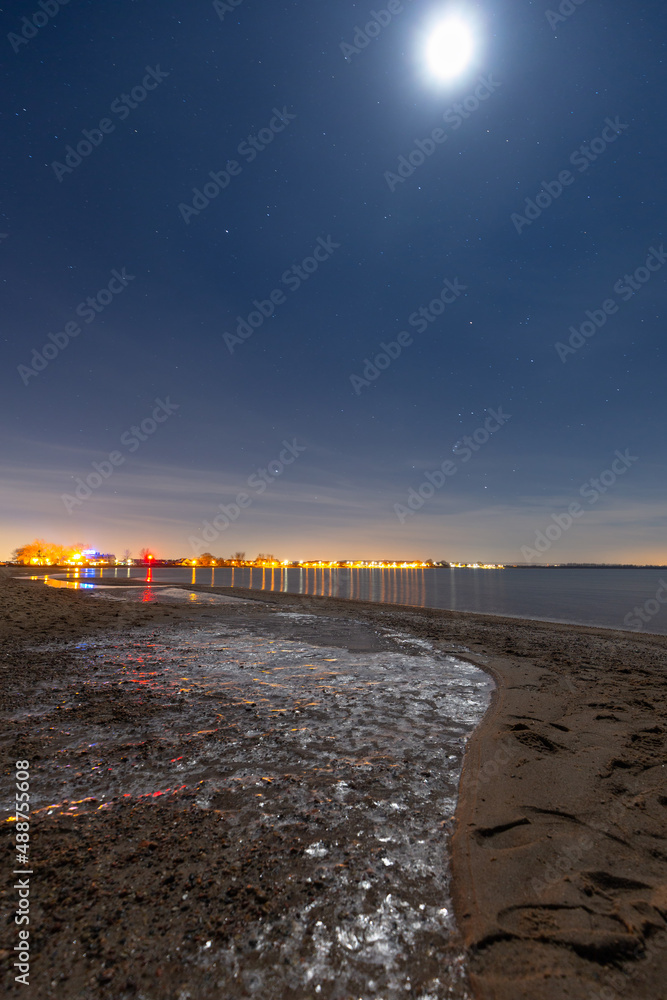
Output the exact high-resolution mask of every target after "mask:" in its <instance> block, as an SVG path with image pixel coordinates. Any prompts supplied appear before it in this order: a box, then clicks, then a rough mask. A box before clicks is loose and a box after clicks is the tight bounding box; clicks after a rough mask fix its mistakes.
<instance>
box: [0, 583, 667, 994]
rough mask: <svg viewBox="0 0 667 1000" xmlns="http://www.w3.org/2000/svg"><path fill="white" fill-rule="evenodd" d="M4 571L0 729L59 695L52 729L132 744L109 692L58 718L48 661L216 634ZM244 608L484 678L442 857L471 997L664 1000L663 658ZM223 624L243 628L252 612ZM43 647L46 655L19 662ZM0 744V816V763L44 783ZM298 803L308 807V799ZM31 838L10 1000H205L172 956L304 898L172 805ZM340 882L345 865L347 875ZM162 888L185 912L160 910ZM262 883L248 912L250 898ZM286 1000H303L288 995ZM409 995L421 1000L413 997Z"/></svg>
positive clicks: (61, 665)
mask: <svg viewBox="0 0 667 1000" xmlns="http://www.w3.org/2000/svg"><path fill="white" fill-rule="evenodd" d="M15 572H16V571H15V570H13V569H9V570H0V605H1V606H2V608H3V619H2V623H1V625H0V642H1V643H2V648H1V650H0V670H1V671H2V683H1V684H0V710H1V711H2V715H3V718H5V719H8V718H10V717H13V718H14V719H16V718H17V713H20V710H21V708H23V707H27V706H29V705H30V703H31V700H34V699H41V700H42V702H43V701H44V698H45V697H47V695H48V692H49V691H50V690H52V689H53V688H54V687H55V686H56V685H59V686H60V688H59V690H60V693H59V695H58V696H57V697H56V698H55V699H54V705H53V712H54V719H55V718H58V716H57V713H58V712H59V711H60V712H68V713H69V715H68V716H67V718H68V725H69V726H70V728H71V729H72V730H73V729H74V727H75V726H76V722H77V719H83V720H85V721H86V723H90V722H91V721H92V722H97V723H99V724H100V725H110V724H111V725H113V722H114V720H122V721H124V722H126V721H127V720H128V718H129V719H131V720H133V721H135V722H137V724H139V725H141V724H142V720H144V719H148V718H150V713H151V705H150V698H148V697H146V698H144V699H143V700H140V699H135V700H133V699H131V698H129V699H128V698H127V697H126V696H125V697H124V698H123V699H122V701H121V700H119V691H118V690H114V689H113V688H110V689H109V692H108V694H107V695H104V694H100V693H99V692H98V693H97V694H96V696H95V698H94V699H91V698H88V700H87V701H83V700H82V701H81V702H80V703H78V704H76V705H75V707H74V708H72V707H71V703H70V702H68V706H67V707H64V704H65V702H66V701H67V699H65V698H64V697H63V695H62V685H63V683H65V684H66V683H67V678H68V673H67V671H68V663H69V660H68V656H67V654H66V653H63V652H62V651H59V649H58V644H64V643H65V642H71V641H72V640H75V639H77V638H79V637H85V636H90V635H94V634H95V633H96V632H99V631H105V632H107V633H108V632H109V631H112V630H118V631H119V632H120V633H122V634H131V633H132V631H133V630H135V629H136V628H137V627H142V626H143V627H146V626H149V627H154V628H159V627H160V626H162V625H173V624H174V623H175V622H178V621H183V622H192V621H208V622H210V621H212V620H216V616H218V617H220V616H224V615H225V614H226V613H227V611H226V610H225V608H205V607H202V608H199V607H188V606H186V607H181V606H173V605H172V606H167V605H140V604H129V603H128V604H125V603H121V602H115V601H113V602H112V601H104V600H102V599H99V598H91V597H90V596H89V595H87V594H83V593H80V592H72V591H66V590H52V589H50V588H46V587H44V586H42V585H41V584H37V583H29V582H21V581H16V580H14V579H11V576H12V575H13V574H14V573H15ZM196 589H202V590H204V589H206V590H207V589H208V588H196ZM219 592H226V593H229V591H223V589H222V588H219ZM233 594H234V595H235V596H241V594H242V592H241V591H239V590H235V591H233ZM252 596H254V597H261V600H262V601H263V602H266V604H264V605H262V606H261V608H262V614H266V608H267V605H268V607H269V609H271V608H273V609H277V608H280V609H281V610H290V611H298V612H307V613H309V614H322V615H326V616H327V619H328V621H329V622H331V621H332V620H336V619H338V620H340V622H341V629H343V630H346V629H347V632H348V641H349V644H350V645H351V646H352V648H358V649H362V650H363V649H366V648H374V647H373V646H372V645H371V646H368V645H367V643H368V641H369V640H368V635H370V634H371V633H372V631H373V626H381V627H382V628H386V627H387V626H391V627H392V628H398V629H400V630H402V631H403V632H408V633H410V634H412V635H413V636H415V637H417V638H425V639H428V640H429V641H430V642H432V643H434V644H435V645H436V646H437V647H438V648H439V649H442V650H444V651H447V652H458V650H459V649H460V647H461V646H465V647H467V649H468V650H469V651H470V652H469V653H466V654H461V653H458V655H462V656H463V658H464V659H467V660H468V661H470V662H472V663H474V664H476V665H478V666H480V667H483V668H484V669H485V670H487V671H489V672H491V673H492V674H493V676H494V678H495V679H496V682H497V685H498V687H497V691H496V694H495V696H494V700H493V703H492V705H491V708H490V709H489V711H488V712H487V714H486V716H485V718H484V721H483V723H482V724H481V725H480V727H479V728H478V729H477V730H476V732H475V734H474V736H473V737H472V739H471V740H470V742H469V744H468V748H467V752H466V758H465V763H464V770H463V776H462V779H461V786H460V792H459V804H458V809H457V813H456V829H455V833H454V836H453V839H452V844H451V850H452V861H453V893H454V902H455V910H456V915H457V918H458V924H459V928H460V932H461V935H462V938H463V943H464V945H465V949H466V951H467V958H468V968H469V974H470V989H471V993H472V995H474V996H475V997H480V998H485V1000H486V998H494V1000H510V998H512V1000H557V998H558V1000H560V998H574V1000H584V998H587V1000H617V998H618V1000H621V998H623V1000H625V998H626V997H627V998H633V1000H634V998H637V1000H667V985H665V984H667V831H666V826H667V824H666V820H667V776H666V774H665V761H666V754H665V747H666V741H665V733H666V732H667V718H666V716H667V707H666V706H667V700H666V695H667V637H664V636H651V635H637V634H634V633H632V634H629V633H622V632H612V631H610V630H605V629H595V628H584V627H580V626H566V625H554V624H547V623H540V622H531V621H525V620H518V619H501V618H494V617H490V616H482V615H472V614H456V613H450V612H446V611H437V610H429V609H410V608H401V607H397V606H390V605H374V604H366V603H362V602H346V601H339V600H333V599H329V598H305V597H296V596H294V595H286V594H285V595H282V594H271V593H265V592H262V593H261V595H259V594H256V593H255V594H253V595H252ZM243 607H244V608H247V615H248V620H251V619H252V616H253V615H256V614H258V613H259V609H260V605H252V604H249V605H244V606H243ZM238 613H239V611H238V608H237V609H236V610H235V614H238ZM352 613H353V616H354V619H355V620H356V621H357V622H359V623H365V626H367V632H366V633H363V629H362V627H361V626H359V628H358V629H357V631H356V632H355V630H354V629H351V630H350V629H348V628H347V625H346V620H348V619H349V618H350V616H351V614H352ZM329 627H330V626H329ZM362 633H363V634H362ZM44 643H50V644H52V650H51V651H48V652H34V651H30V650H26V646H38V645H40V644H44ZM76 683H77V678H76V677H74V676H73V677H72V685H73V686H76ZM75 693H76V694H78V691H77V692H75ZM57 702H61V703H62V704H60V705H59V704H58V703H57ZM62 717H63V716H62V715H61V716H60V717H59V718H60V719H62ZM198 738H199V740H200V742H203V741H205V740H206V739H207V736H206V735H201V736H199V735H198ZM0 741H1V742H2V751H3V799H4V800H6V799H7V797H8V796H9V795H11V793H12V788H13V784H12V772H13V764H14V761H15V760H17V759H21V758H26V759H30V760H32V761H34V762H36V763H38V766H39V767H40V768H41V769H45V768H48V763H49V760H50V759H53V756H54V752H55V751H54V747H52V746H50V745H49V741H48V739H44V738H43V737H40V738H37V739H36V738H35V737H34V734H32V733H31V730H30V727H29V726H26V725H21V724H20V721H19V722H12V724H11V725H10V724H9V723H7V724H5V723H3V728H2V732H1V733H0ZM81 766H82V768H84V767H85V763H84V762H82V765H81ZM380 778H381V776H380V775H376V776H373V775H371V776H370V777H369V778H367V779H366V780H367V781H370V782H372V781H373V780H374V779H377V780H380ZM313 795H320V797H321V798H323V799H324V801H326V796H323V797H322V796H321V791H320V790H318V789H313ZM314 801H315V802H317V803H318V805H321V804H322V803H321V802H320V799H317V798H315V799H314ZM216 805H217V806H218V807H219V808H220V809H221V810H222V809H224V808H225V803H223V802H221V803H217V804H216ZM322 808H324V806H323V805H322ZM3 832H4V833H5V837H4V844H3V857H4V859H5V867H6V871H7V872H8V873H10V872H11V871H12V869H13V859H14V854H13V844H12V843H11V842H10V841H12V840H13V833H14V830H13V824H9V823H4V824H3ZM31 838H32V843H33V844H34V845H35V848H36V851H35V856H36V857H37V858H38V863H39V888H38V894H39V898H38V900H37V904H36V905H38V907H39V910H38V912H39V915H40V918H41V920H40V925H41V926H40V927H38V928H35V930H34V934H33V938H32V942H33V947H34V948H35V956H34V958H35V961H34V964H33V968H34V970H35V972H34V974H33V976H32V978H31V985H30V987H28V988H27V990H26V993H25V994H24V995H28V996H32V997H34V998H36V1000H42V998H44V1000H46V998H47V997H48V998H51V997H53V998H58V1000H61V998H62V1000H70V998H72V1000H73V998H81V1000H93V998H97V997H100V998H104V1000H111V998H113V1000H120V998H125V997H128V998H129V997H133V996H136V997H145V998H150V1000H153V998H155V1000H163V998H164V1000H189V998H192V1000H195V998H197V1000H199V998H200V997H201V998H208V997H209V996H211V997H213V996H222V995H223V994H221V993H219V992H216V991H215V990H214V989H210V988H209V987H208V986H207V985H206V978H205V970H202V968H201V966H200V965H196V964H195V963H194V961H193V960H192V957H191V955H190V954H189V953H188V943H191V944H192V955H194V954H195V952H196V951H197V948H201V942H202V941H203V940H205V938H206V937H207V935H208V934H212V933H215V932H218V933H222V932H224V934H225V935H226V936H227V937H229V938H230V940H231V939H233V937H234V933H235V928H236V925H237V924H241V923H243V922H247V921H248V920H256V921H261V920H264V919H271V918H274V917H276V916H277V915H279V914H280V912H281V911H282V910H284V909H285V907H287V906H289V905H292V904H293V901H294V897H295V896H298V895H299V894H301V895H302V896H303V900H304V902H307V900H308V898H309V897H310V896H312V895H316V894H317V892H318V890H319V889H320V888H321V883H320V882H318V877H317V876H316V863H315V861H313V868H312V871H311V870H309V868H308V862H307V861H306V859H305V858H304V856H303V852H302V851H299V850H298V847H295V846H294V845H293V844H290V843H284V842H282V841H281V839H280V837H278V835H277V834H271V833H267V835H266V838H265V839H264V840H259V841H256V842H255V843H254V845H253V847H252V849H251V850H248V851H247V852H246V853H242V852H241V853H240V852H239V848H238V846H235V844H232V843H227V842H226V841H225V840H224V838H221V837H220V835H219V834H218V832H217V829H216V814H215V810H214V809H212V810H210V811H209V812H206V813H202V811H201V810H199V811H197V814H196V817H195V814H194V811H193V808H192V807H191V804H190V803H189V801H188V798H187V792H185V793H184V794H183V797H181V798H179V797H178V796H175V797H174V796H171V797H169V798H168V799H157V800H155V801H148V802H146V801H142V802H140V803H135V802H133V803H129V804H127V805H123V804H120V805H119V806H118V807H117V808H116V807H114V808H113V809H112V810H110V811H101V812H100V811H97V810H95V811H91V812H82V813H81V814H80V815H78V816H72V817H66V818H62V819H61V820H60V821H59V822H58V823H57V824H56V823H53V822H52V821H50V820H49V819H48V817H46V816H43V815H41V814H38V815H37V816H35V818H34V822H33V825H32V830H31ZM341 863H342V864H345V865H348V864H349V865H352V864H353V859H345V860H344V861H342V862H341ZM149 872H150V878H148V877H147V876H148V873H149ZM306 875H308V877H307V878H306ZM156 877H158V881H157V883H156V881H155V879H156ZM322 877H326V875H324V876H322ZM12 878H13V876H12V875H11V874H8V875H7V877H6V878H5V879H4V880H3V887H2V894H3V912H4V913H6V914H8V916H7V917H6V919H7V923H6V924H5V925H4V926H5V933H3V935H2V938H3V940H2V941H0V949H3V948H4V951H0V959H1V960H2V963H3V973H4V975H5V990H6V994H7V995H20V994H19V993H18V991H19V990H21V989H24V987H22V986H20V985H17V984H15V983H14V981H13V972H12V964H11V963H12V961H13V959H12V956H11V953H10V951H9V948H11V947H12V945H13V935H14V928H13V926H12V924H11V921H12V920H13V910H14V908H15V899H14V897H15V891H14V890H13V889H12V888H11V886H12V881H11V879H12ZM183 880H186V881H187V884H188V886H189V888H190V892H189V894H188V897H189V898H188V899H187V900H186V902H185V903H183V904H181V903H180V901H181V899H182V898H185V894H183V893H181V888H182V886H181V884H180V883H181V882H182V881H183ZM174 882H177V883H178V884H179V890H178V895H177V896H176V897H174V895H173V893H171V890H172V889H173V885H174ZM269 882H270V884H271V886H272V889H271V891H270V892H268V893H267V892H266V891H265V890H264V889H263V888H262V886H263V885H264V886H266V885H267V884H268V883H269ZM147 885H148V886H149V887H152V888H148V889H147V888H146V886H147ZM156 886H157V887H158V892H156V891H155V887H156ZM174 898H176V899H177V900H178V904H176V905H172V900H173V899H174ZM118 927H121V928H122V936H120V937H119V934H120V933H121V932H120V931H118V929H117V928H118ZM73 942H76V944H75V943H73ZM82 947H84V949H85V950H84V951H82V950H81V948H82ZM177 949H179V954H176V951H177ZM429 953H431V951H430V952H429ZM432 954H433V955H435V954H437V947H435V946H434V949H432ZM241 960H243V959H242V958H241ZM428 962H429V959H428V956H415V963H416V965H419V966H420V967H424V968H425V969H426V971H425V973H424V975H425V976H426V974H427V973H428V975H429V976H431V979H432V977H433V969H428ZM188 963H190V964H188ZM47 972H48V975H47ZM436 972H437V970H436ZM424 982H426V979H425V980H424ZM184 983H185V984H186V986H185V987H184V985H183V984H184ZM245 989H247V992H244V991H243V989H241V991H240V992H238V994H234V995H238V996H239V997H242V996H252V995H255V996H260V997H262V1000H264V994H263V993H262V992H261V991H260V992H256V991H254V990H253V989H252V986H251V985H250V986H248V984H246V987H245ZM228 995H229V996H231V994H224V996H225V997H226V996H228ZM301 995H303V996H304V997H305V996H315V995H316V994H315V993H314V992H312V990H311V991H307V992H303V993H298V994H297V993H293V994H292V996H295V997H296V996H301ZM322 995H323V994H322ZM348 995H349V996H350V997H351V996H352V994H348V993H346V992H336V988H335V985H334V987H333V988H332V992H330V993H329V996H331V997H340V998H341V1000H347V997H348ZM357 995H358V994H355V996H357ZM408 995H409V994H408ZM411 995H413V996H415V997H418V998H420V1000H421V998H422V997H424V998H426V994H425V993H424V992H422V991H421V990H420V988H419V981H418V977H415V980H414V990H413V993H412V994H411ZM271 1000H274V998H273V997H272V998H271ZM275 1000H282V998H281V997H278V996H276V997H275Z"/></svg>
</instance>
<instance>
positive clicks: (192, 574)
mask: <svg viewBox="0 0 667 1000" xmlns="http://www.w3.org/2000/svg"><path fill="white" fill-rule="evenodd" d="M152 573H153V581H154V585H157V584H162V583H179V584H186V585H187V584H191V585H194V584H197V585H200V586H201V585H204V586H216V587H244V588H250V589H252V590H260V591H261V590H266V591H279V592H282V593H291V594H312V595H317V596H324V597H341V598H351V599H358V600H365V601H379V602H383V603H388V604H404V605H411V606H416V607H429V608H446V609H449V610H452V611H471V612H478V613H480V614H492V615H503V616H510V617H516V618H529V619H530V618H532V619H537V620H543V621H557V622H574V623H578V624H582V625H598V626H602V627H606V628H628V625H627V624H625V623H624V618H625V616H626V615H627V614H628V613H629V612H632V609H633V608H634V607H635V606H642V605H644V604H645V602H647V601H652V602H653V603H654V604H656V605H657V602H656V601H655V596H656V592H657V591H659V590H660V589H661V586H662V581H663V580H664V579H666V578H667V577H666V573H667V571H666V570H664V569H650V568H643V567H638V568H618V569H616V568H607V569H604V568H602V569H600V568H581V569H574V568H566V567H563V568H559V569H555V568H552V569H547V568H534V569H530V568H529V569H514V568H512V567H508V568H506V569H504V570H484V569H477V570H473V569H426V568H419V569H416V568H413V569H399V568H396V569H379V568H378V569H352V568H349V569H342V568H340V569H327V568H322V569H315V568H310V569H307V568H285V567H282V568H280V567H279V568H266V569H263V568H257V567H256V568H251V567H244V568H236V569H235V568H226V567H215V568H213V567H203V566H200V567H187V568H186V567H178V566H174V567H157V568H156V569H154V570H152ZM64 575H65V574H63V576H64ZM96 576H99V577H101V578H102V581H105V580H107V579H109V578H111V579H113V580H118V581H120V580H127V581H128V582H135V583H137V582H139V581H141V580H144V581H145V578H146V569H142V568H141V567H124V566H119V567H109V568H107V569H89V570H88V569H84V570H81V572H80V575H79V576H78V579H80V580H86V579H91V578H94V577H96ZM70 578H71V577H70ZM657 606H658V609H659V610H658V613H656V614H654V615H653V616H652V617H651V619H650V622H649V623H648V624H647V625H646V627H645V631H647V632H655V633H659V634H662V635H665V634H667V605H657Z"/></svg>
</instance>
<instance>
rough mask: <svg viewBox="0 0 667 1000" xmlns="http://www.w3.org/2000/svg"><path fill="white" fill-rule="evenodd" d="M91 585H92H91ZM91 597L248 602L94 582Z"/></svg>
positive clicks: (177, 590) (195, 592)
mask: <svg viewBox="0 0 667 1000" xmlns="http://www.w3.org/2000/svg"><path fill="white" fill-rule="evenodd" d="M91 586H93V585H91ZM116 591H118V593H116ZM91 597H102V598H106V599H107V600H111V601H141V602H142V603H143V604H147V603H150V602H152V601H164V600H167V601H185V602H187V603H188V604H248V603H249V602H248V601H247V600H246V599H244V598H243V597H227V596H226V595H225V594H208V593H206V592H205V591H199V590H184V589H183V588H181V587H168V586H164V585H158V586H157V587H156V586H154V585H152V584H148V585H147V586H146V587H137V586H129V587H120V586H109V587H105V586H104V585H103V584H94V589H93V592H92V594H91Z"/></svg>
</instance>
